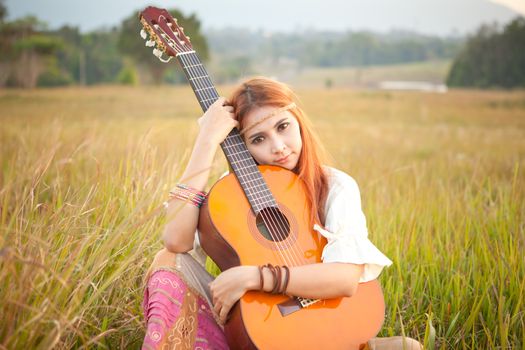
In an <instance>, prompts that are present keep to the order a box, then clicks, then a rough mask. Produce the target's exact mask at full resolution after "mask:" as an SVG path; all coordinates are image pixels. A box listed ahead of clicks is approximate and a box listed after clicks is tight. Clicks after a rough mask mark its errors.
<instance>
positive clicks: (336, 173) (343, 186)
mask: <svg viewBox="0 0 525 350" xmlns="http://www.w3.org/2000/svg"><path fill="white" fill-rule="evenodd" d="M323 169H324V171H325V173H326V175H327V176H328V187H329V191H330V192H336V191H340V190H352V191H355V190H357V191H358V192H359V187H358V185H357V182H356V181H355V180H354V178H353V177H352V176H350V175H349V174H347V173H346V172H344V171H342V170H339V169H336V168H334V167H331V166H328V165H323Z"/></svg>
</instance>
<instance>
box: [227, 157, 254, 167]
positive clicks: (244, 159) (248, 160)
mask: <svg viewBox="0 0 525 350" xmlns="http://www.w3.org/2000/svg"><path fill="white" fill-rule="evenodd" d="M250 160H251V159H249V158H242V159H240V160H231V161H230V164H232V165H233V164H239V163H246V166H250V165H252V164H253V163H252V162H250Z"/></svg>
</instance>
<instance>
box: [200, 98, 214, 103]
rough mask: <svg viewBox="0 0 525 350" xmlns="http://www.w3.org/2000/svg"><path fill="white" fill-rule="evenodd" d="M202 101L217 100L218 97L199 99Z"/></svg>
mask: <svg viewBox="0 0 525 350" xmlns="http://www.w3.org/2000/svg"><path fill="white" fill-rule="evenodd" d="M199 101H200V102H205V101H217V98H215V97H213V98H207V99H204V100H199Z"/></svg>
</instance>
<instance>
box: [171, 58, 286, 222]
mask: <svg viewBox="0 0 525 350" xmlns="http://www.w3.org/2000/svg"><path fill="white" fill-rule="evenodd" d="M177 60H178V61H179V63H180V65H181V66H182V69H183V70H184V74H185V75H186V78H187V79H188V81H189V83H190V85H191V88H192V89H193V92H194V93H195V96H196V97H197V100H198V101H199V104H200V106H201V108H202V110H203V111H204V112H206V111H207V110H208V108H210V106H211V105H212V104H213V103H214V102H215V101H217V99H218V98H219V93H218V92H217V89H215V86H214V85H213V82H212V80H211V78H210V76H209V75H208V72H207V71H206V69H205V68H204V65H203V64H202V63H201V61H200V59H199V57H198V56H197V54H196V52H195V51H189V52H184V53H180V54H178V55H177ZM221 148H222V151H223V152H224V155H225V156H226V159H227V160H228V163H229V164H230V167H231V168H232V169H233V172H234V173H235V175H236V177H237V179H238V181H239V183H240V185H241V187H242V188H243V190H244V193H245V194H246V197H247V198H248V201H249V202H250V205H251V207H252V209H253V211H254V213H255V214H258V213H259V212H260V211H261V210H262V209H264V208H266V207H276V206H277V203H276V202H275V199H274V197H273V195H272V193H271V192H270V189H269V188H268V186H267V185H266V182H265V181H264V179H263V177H262V175H261V172H260V171H259V168H257V164H256V163H255V161H254V159H253V158H252V156H251V154H250V152H249V151H248V148H247V147H246V144H245V143H244V141H243V139H242V137H241V135H240V133H239V130H238V129H237V128H234V129H233V130H232V131H231V132H230V133H229V134H228V136H227V137H226V139H225V140H224V141H223V142H222V143H221Z"/></svg>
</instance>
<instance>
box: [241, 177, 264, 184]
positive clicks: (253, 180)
mask: <svg viewBox="0 0 525 350" xmlns="http://www.w3.org/2000/svg"><path fill="white" fill-rule="evenodd" d="M256 181H258V182H261V181H264V180H263V179H262V177H257V178H256V179H251V180H244V181H243V183H245V184H248V183H249V182H256Z"/></svg>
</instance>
